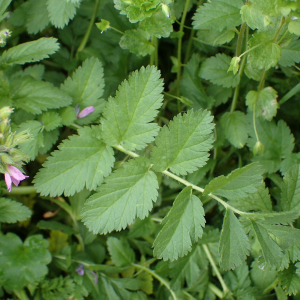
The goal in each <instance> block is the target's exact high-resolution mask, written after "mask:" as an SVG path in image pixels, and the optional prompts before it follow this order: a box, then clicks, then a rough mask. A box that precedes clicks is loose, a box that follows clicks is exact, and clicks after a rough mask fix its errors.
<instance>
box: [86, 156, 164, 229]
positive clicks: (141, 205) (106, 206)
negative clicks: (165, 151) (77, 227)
mask: <svg viewBox="0 0 300 300" xmlns="http://www.w3.org/2000/svg"><path fill="white" fill-rule="evenodd" d="M157 189H158V182H157V178H156V175H155V173H154V172H153V171H151V170H150V163H148V161H147V160H146V159H143V158H139V159H132V160H131V161H129V162H127V163H124V164H123V166H122V168H120V169H117V170H116V171H115V172H114V173H112V174H111V175H110V176H109V177H107V178H106V179H105V183H104V184H102V185H101V186H100V187H99V189H98V192H97V193H96V194H94V195H92V196H91V197H90V198H88V200H87V201H86V203H85V205H84V208H83V210H82V214H81V215H82V220H83V222H84V224H85V225H86V226H87V227H88V228H89V229H90V230H91V231H93V232H94V233H101V234H106V233H107V232H111V231H113V230H121V229H125V228H126V226H128V225H130V224H131V223H132V222H133V221H134V219H135V218H136V217H138V218H140V219H144V218H145V217H147V216H148V214H149V211H150V210H151V209H152V207H153V202H155V201H156V198H157Z"/></svg>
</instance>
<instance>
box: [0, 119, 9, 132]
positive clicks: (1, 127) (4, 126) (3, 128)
mask: <svg viewBox="0 0 300 300" xmlns="http://www.w3.org/2000/svg"><path fill="white" fill-rule="evenodd" d="M0 132H1V133H3V134H8V133H9V132H10V122H9V120H8V119H4V120H2V121H1V122H0Z"/></svg>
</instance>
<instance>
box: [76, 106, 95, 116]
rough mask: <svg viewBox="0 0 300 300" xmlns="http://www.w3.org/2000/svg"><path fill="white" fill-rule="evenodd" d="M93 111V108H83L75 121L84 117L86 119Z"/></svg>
mask: <svg viewBox="0 0 300 300" xmlns="http://www.w3.org/2000/svg"><path fill="white" fill-rule="evenodd" d="M94 110H95V107H94V106H88V107H86V108H84V109H83V110H82V111H81V112H80V113H79V114H78V115H77V119H82V118H84V117H86V116H87V115H89V114H90V113H92V112H93V111H94Z"/></svg>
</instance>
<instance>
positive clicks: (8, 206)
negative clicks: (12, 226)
mask: <svg viewBox="0 0 300 300" xmlns="http://www.w3.org/2000/svg"><path fill="white" fill-rule="evenodd" d="M30 216H31V211H30V209H29V208H28V207H27V206H24V205H23V204H22V203H20V202H17V201H14V200H10V199H7V198H0V223H16V222H20V221H25V220H27V219H28V218H29V217H30Z"/></svg>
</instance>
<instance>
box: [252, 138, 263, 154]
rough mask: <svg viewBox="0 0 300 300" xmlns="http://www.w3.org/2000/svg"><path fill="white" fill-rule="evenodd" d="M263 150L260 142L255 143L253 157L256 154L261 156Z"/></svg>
mask: <svg viewBox="0 0 300 300" xmlns="http://www.w3.org/2000/svg"><path fill="white" fill-rule="evenodd" d="M264 150H265V147H264V145H263V144H262V143H261V142H260V141H257V142H256V144H255V146H254V148H253V154H254V155H257V154H260V155H263V154H264Z"/></svg>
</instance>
